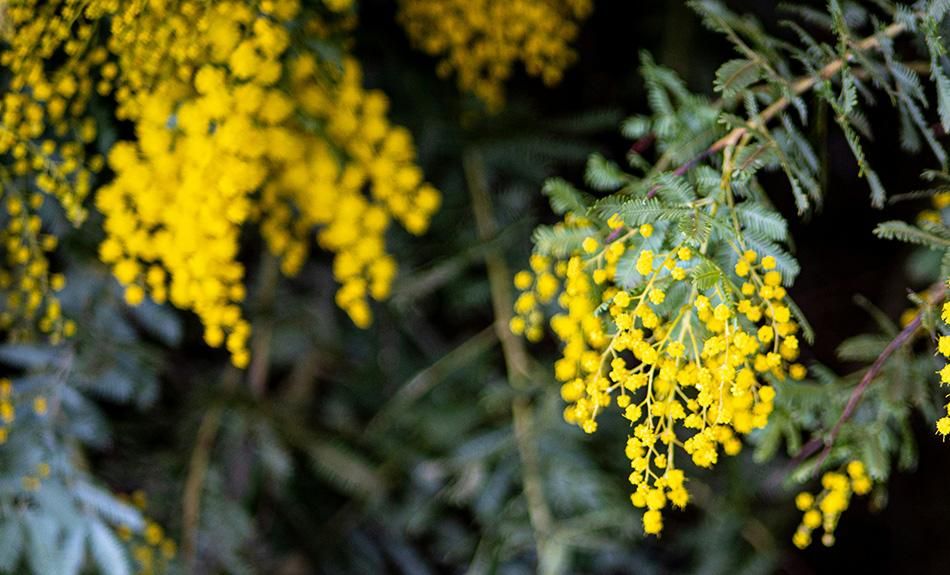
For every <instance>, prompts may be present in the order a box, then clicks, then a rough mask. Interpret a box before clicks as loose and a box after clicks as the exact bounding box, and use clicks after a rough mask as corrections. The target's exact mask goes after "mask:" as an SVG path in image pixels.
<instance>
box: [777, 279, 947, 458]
mask: <svg viewBox="0 0 950 575" xmlns="http://www.w3.org/2000/svg"><path fill="white" fill-rule="evenodd" d="M929 293H930V296H931V299H930V300H929V303H930V304H932V305H933V304H937V303H939V302H940V301H942V300H943V298H944V296H945V294H946V287H945V285H944V284H943V283H940V284H938V285H937V286H934V287H933V288H931V289H930V290H929ZM924 313H925V310H922V311H921V312H919V313H918V314H917V315H916V316H915V317H914V319H913V320H912V321H911V322H910V323H909V324H907V326H906V327H904V329H902V330H901V332H900V333H898V334H897V336H896V337H894V339H892V340H891V341H890V342H889V343H888V344H887V346H886V347H885V348H884V351H882V352H881V354H880V355H879V356H877V358H876V359H875V360H874V363H872V364H871V367H870V368H868V370H867V371H866V372H865V373H864V376H862V377H861V381H860V382H859V383H858V385H857V386H856V387H855V388H854V390H853V391H852V392H851V396H850V397H848V403H847V404H845V406H844V411H842V412H841V416H840V417H838V421H836V422H835V425H834V427H832V428H831V433H829V434H828V435H827V436H825V437H824V438H822V437H821V436H816V437H813V438H811V440H809V441H808V443H806V444H805V445H804V446H803V447H802V449H801V451H799V452H798V454H797V455H796V456H795V458H794V459H793V460H792V464H793V466H797V465H798V464H800V463H802V462H803V461H805V459H807V458H809V457H811V456H812V455H813V454H815V453H816V452H817V451H818V450H819V449H821V450H822V451H821V455H820V456H819V457H818V460H817V461H816V462H815V465H814V469H819V468H821V466H822V465H823V464H824V462H825V460H826V459H827V458H828V455H829V454H830V453H831V448H832V447H834V444H835V440H837V439H838V434H840V433H841V426H842V425H844V423H845V422H846V421H848V420H849V419H851V416H852V415H854V412H855V410H856V409H857V408H858V403H860V402H861V398H862V397H863V396H864V392H865V391H867V388H868V386H870V385H871V382H872V381H874V378H876V377H877V376H878V375H879V374H880V373H881V371H882V370H883V369H884V364H885V363H887V360H888V359H890V357H891V356H892V355H894V352H896V351H897V350H899V349H901V348H902V347H904V346H905V345H906V344H907V343H909V342H910V341H911V340H912V339H913V337H914V334H915V333H916V332H917V330H918V329H920V326H921V325H922V324H923V314H924ZM822 448H823V449H822Z"/></svg>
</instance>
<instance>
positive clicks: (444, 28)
mask: <svg viewBox="0 0 950 575" xmlns="http://www.w3.org/2000/svg"><path fill="white" fill-rule="evenodd" d="M592 8H593V6H592V1H591V0H401V2H400V9H399V20H400V21H401V22H402V24H403V26H404V27H405V29H406V31H407V33H408V35H409V38H410V39H411V40H412V41H413V43H415V44H416V45H417V46H418V47H419V48H420V49H421V50H423V51H424V52H426V53H427V54H430V55H433V56H439V57H440V58H441V60H440V61H439V65H438V73H439V75H441V76H448V75H450V74H452V73H453V72H454V73H455V74H456V75H457V77H458V85H459V88H460V89H461V90H463V91H466V92H471V93H473V94H475V95H476V96H477V97H478V98H480V99H481V100H482V101H483V102H484V103H485V104H486V106H487V107H488V108H489V110H493V111H496V110H498V109H499V108H500V107H501V106H502V105H503V104H504V101H505V90H504V83H505V81H506V80H507V79H508V78H509V77H510V76H511V74H512V72H513V69H514V66H515V65H516V64H517V63H518V62H521V63H522V64H523V65H524V68H525V70H526V71H527V73H528V74H529V75H531V76H537V77H540V78H541V79H542V80H543V81H544V83H545V84H547V85H549V86H550V85H554V84H557V83H558V82H560V80H561V77H562V76H563V74H564V70H565V68H567V67H568V66H569V65H570V64H571V63H572V62H573V61H574V59H575V58H576V54H575V53H574V50H573V49H572V48H571V42H572V41H573V40H574V38H575V37H576V36H577V32H578V23H579V22H581V21H583V20H584V19H585V18H586V17H587V16H588V15H589V14H590V12H591V9H592Z"/></svg>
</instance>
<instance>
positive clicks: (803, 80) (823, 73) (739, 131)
mask: <svg viewBox="0 0 950 575" xmlns="http://www.w3.org/2000/svg"><path fill="white" fill-rule="evenodd" d="M906 30H907V27H906V26H905V25H904V24H903V23H901V22H894V23H893V24H891V25H890V26H888V27H887V28H885V29H884V30H882V31H881V32H880V33H878V34H874V35H872V36H868V37H867V38H864V39H863V40H860V41H859V42H858V43H857V44H855V50H857V51H861V52H863V51H866V50H872V49H875V48H879V47H880V45H881V36H884V37H887V38H895V37H897V36H899V35H900V34H902V33H903V32H905V31H906ZM851 57H852V53H851V52H848V53H846V54H845V55H844V56H842V57H839V58H836V59H834V60H832V61H831V62H829V63H827V64H825V66H824V67H822V68H821V70H819V71H818V73H817V74H809V75H807V76H801V77H799V78H798V79H797V80H795V81H794V82H792V93H793V94H795V95H796V96H800V95H802V94H804V93H805V92H808V91H809V90H811V89H812V88H814V87H815V85H816V84H818V82H819V81H824V80H828V79H830V78H832V77H833V76H834V75H835V74H837V73H838V72H840V71H841V69H842V68H844V66H845V63H846V62H847V61H848V60H850V59H851ZM791 103H792V100H791V98H789V97H788V96H782V97H781V98H779V99H778V100H776V101H774V102H772V103H771V104H770V105H769V106H768V107H767V108H765V109H764V110H762V111H761V112H760V113H759V114H758V115H756V116H755V117H753V118H751V119H749V121H748V122H746V124H745V125H744V126H736V127H735V128H733V129H732V130H731V131H730V132H729V133H728V134H726V135H725V136H723V137H721V138H719V139H718V140H716V141H715V142H713V143H712V145H710V146H709V147H708V148H706V149H705V150H703V151H702V152H700V153H699V154H698V155H696V156H695V157H694V158H693V159H691V160H689V161H687V162H686V163H684V164H682V165H681V166H679V167H678V168H676V170H674V172H673V173H674V174H676V175H677V176H682V175H685V174H686V173H687V172H688V171H689V170H691V169H693V168H694V167H695V166H696V165H697V164H699V163H700V162H702V161H703V160H705V159H706V158H708V157H709V156H711V155H713V154H716V153H718V152H721V151H722V150H724V149H726V148H727V147H730V146H734V145H736V143H737V142H738V141H739V139H740V138H741V137H742V136H744V135H745V134H747V133H748V132H750V131H752V130H755V129H758V128H762V127H764V126H765V125H766V124H768V123H769V121H771V120H772V119H773V118H775V117H776V116H778V115H779V114H780V113H782V112H783V111H784V110H785V108H787V107H788V106H789V105H790V104H791ZM667 162H668V160H667V159H666V158H665V157H664V158H660V160H659V161H658V162H657V166H660V167H661V168H660V171H662V167H665V166H666V164H667ZM659 189H660V186H659V185H656V186H653V187H652V188H651V189H650V191H648V192H647V197H648V198H652V197H653V196H655V195H656V194H657V192H658V191H659Z"/></svg>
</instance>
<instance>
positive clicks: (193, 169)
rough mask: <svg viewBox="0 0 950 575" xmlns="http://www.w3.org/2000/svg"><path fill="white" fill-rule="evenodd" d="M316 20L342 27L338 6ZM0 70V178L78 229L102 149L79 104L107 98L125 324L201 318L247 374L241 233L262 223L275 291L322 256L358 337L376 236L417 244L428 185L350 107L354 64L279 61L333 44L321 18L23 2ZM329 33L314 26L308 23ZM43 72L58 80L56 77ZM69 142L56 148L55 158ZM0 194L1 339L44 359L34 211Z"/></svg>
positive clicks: (355, 92) (397, 136)
mask: <svg viewBox="0 0 950 575" xmlns="http://www.w3.org/2000/svg"><path fill="white" fill-rule="evenodd" d="M324 4H325V8H327V9H328V10H329V12H330V13H345V16H341V18H342V19H341V23H340V24H339V25H340V26H342V27H344V28H345V27H346V26H347V25H348V24H347V22H350V21H351V20H348V19H349V18H351V16H352V14H350V12H351V8H352V6H351V5H352V2H351V0H327V1H326V2H325V3H324ZM4 10H5V12H4V17H5V24H6V33H5V35H4V38H5V40H6V43H7V46H6V48H5V49H4V51H3V53H2V56H0V57H2V63H3V65H4V66H5V67H7V68H8V69H9V70H10V73H11V77H12V79H11V84H10V88H11V89H10V90H9V91H8V93H7V95H6V96H5V97H4V99H3V101H2V102H0V113H2V114H3V116H2V124H0V153H8V154H10V156H11V157H12V158H13V159H14V164H13V170H12V175H23V174H27V173H29V174H31V175H32V177H33V178H34V180H35V183H36V187H37V188H38V189H39V190H40V191H41V192H43V193H45V194H50V195H52V196H54V197H56V198H57V199H58V200H59V203H60V204H61V205H62V206H63V208H64V209H65V211H66V213H67V215H68V216H69V217H70V219H71V220H72V221H73V223H75V224H78V223H80V222H81V221H82V219H83V217H84V216H85V212H84V207H83V199H84V197H85V196H86V195H87V194H88V193H89V191H90V187H91V180H90V174H91V172H92V169H93V168H96V169H97V168H98V167H100V166H101V164H102V163H103V161H102V159H101V158H97V157H93V158H86V157H85V156H84V153H83V150H84V147H83V144H85V143H88V142H90V141H92V140H93V139H94V138H95V137H96V129H95V125H94V123H92V122H91V120H90V119H89V118H87V117H86V116H85V115H86V109H87V104H88V102H89V99H90V98H91V97H92V95H93V94H94V93H95V94H98V95H100V96H102V97H113V98H114V99H115V101H116V115H117V117H118V118H119V119H121V120H127V121H129V122H131V123H132V124H133V126H134V135H135V138H134V140H132V141H125V142H120V143H118V144H116V145H115V146H114V147H113V148H112V150H111V151H110V153H109V155H108V163H109V166H110V168H111V169H112V171H113V172H114V179H113V180H112V181H111V182H109V183H108V184H107V185H105V186H103V187H102V188H100V189H99V190H98V192H97V193H96V201H95V205H96V207H97V208H98V209H99V210H100V211H101V212H102V214H103V215H104V229H105V232H106V237H105V240H104V241H103V242H102V244H101V245H100V249H99V255H100V258H101V259H102V261H103V262H105V263H107V264H109V265H110V266H111V267H112V270H113V273H114V275H115V277H116V279H117V280H118V281H119V283H120V284H121V285H122V286H123V288H124V297H125V300H126V302H127V303H128V304H129V305H133V306H134V305H138V304H139V303H141V302H142V301H143V300H144V299H145V298H146V297H150V298H151V299H152V300H154V301H155V302H158V303H163V302H165V301H169V302H171V303H172V304H173V305H175V306H177V307H179V308H182V309H186V310H192V311H194V312H195V313H196V314H197V315H198V316H199V317H200V319H201V321H202V323H203V325H204V329H205V334H204V335H205V340H206V341H207V343H208V344H209V345H211V346H214V347H218V346H226V347H227V349H228V350H229V351H230V353H231V358H232V362H233V363H234V364H235V365H237V366H242V367H243V366H245V365H247V363H248V361H249V352H248V346H247V343H248V339H249V336H250V331H251V330H250V325H249V324H248V322H247V321H246V320H245V319H244V317H243V313H242V301H243V300H244V298H245V294H246V287H245V283H244V279H245V278H244V275H245V270H244V267H243V266H242V264H241V263H240V261H239V259H238V255H239V250H240V245H239V241H240V237H241V233H242V230H243V228H244V226H245V224H247V223H249V222H252V221H259V222H260V224H261V228H262V233H263V235H264V237H265V239H266V241H267V244H268V246H269V248H270V250H271V251H272V252H273V253H275V254H276V255H278V256H279V257H280V258H281V260H282V269H283V271H284V272H285V273H287V274H293V273H295V272H297V271H298V270H299V269H300V268H301V266H302V264H303V262H304V260H305V258H306V256H307V253H308V250H309V244H310V241H311V240H310V236H311V234H314V235H315V236H316V239H317V242H318V243H319V245H320V246H321V247H322V248H324V249H326V250H329V251H331V252H332V253H334V255H335V260H334V274H335V276H336V277H337V279H338V280H339V281H340V283H341V287H340V290H339V292H338V293H337V302H338V303H339V305H340V307H342V308H343V309H344V310H345V311H346V312H347V313H348V314H349V316H350V317H351V318H352V320H353V321H354V323H356V324H357V325H359V326H361V327H365V326H366V325H368V324H369V322H370V321H371V311H370V306H369V303H368V302H369V300H370V299H377V300H378V299H383V298H385V297H386V296H387V295H388V294H389V291H390V286H391V283H392V281H393V278H394V277H395V275H396V263H395V261H394V260H393V258H392V257H391V256H389V255H388V254H387V252H386V249H385V234H386V231H387V230H388V229H389V227H390V225H391V223H392V222H396V223H398V224H400V225H401V226H403V227H404V228H405V229H407V230H408V231H409V232H411V233H413V234H420V233H422V232H424V231H425V230H426V228H427V227H428V225H429V220H430V218H431V216H432V214H433V212H435V211H436V209H437V208H438V207H439V203H440V196H439V193H438V192H437V191H436V190H435V189H434V188H433V187H432V186H430V185H428V184H426V183H424V181H423V177H422V173H421V170H420V169H419V168H418V166H416V164H415V151H414V147H413V144H412V138H411V137H410V135H409V133H408V132H407V131H406V130H405V129H403V128H400V127H396V126H392V125H391V124H389V122H388V120H387V117H386V113H387V101H386V98H385V96H384V95H383V94H382V93H380V92H378V91H372V90H365V89H363V87H362V78H361V73H360V68H359V65H358V63H357V62H356V61H355V60H353V59H352V58H349V57H347V58H345V59H344V61H343V63H342V70H340V69H339V66H337V65H335V64H331V63H328V62H323V61H321V60H319V59H317V58H316V57H314V56H312V55H309V54H308V53H307V51H306V50H303V51H300V50H295V51H294V53H293V55H290V53H289V47H290V44H291V40H292V38H291V30H292V29H295V28H297V27H300V26H301V25H302V26H303V27H304V28H305V29H307V30H314V31H316V32H327V31H328V30H331V29H332V28H333V26H335V25H336V24H333V23H330V22H328V21H327V22H325V21H323V20H321V18H327V11H325V10H322V9H319V8H318V9H316V10H314V9H313V7H311V8H310V9H309V10H310V11H309V12H308V11H306V10H304V9H302V7H301V5H300V2H299V0H268V1H266V2H251V1H249V0H236V1H226V2H213V3H211V2H200V1H194V0H186V1H182V2H166V1H162V0H151V1H148V2H119V1H118V0H91V1H80V0H62V1H59V2H49V3H40V2H35V1H25V2H23V3H16V4H15V5H14V6H4ZM320 14H322V16H320ZM54 63H55V64H54ZM63 142H65V143H63ZM10 177H11V176H10V175H8V174H6V173H4V174H0V180H2V181H3V182H4V185H3V191H4V197H3V198H2V199H3V201H4V207H5V209H6V213H7V219H8V222H5V223H6V225H5V226H4V231H3V232H2V237H0V241H2V245H3V248H4V252H5V255H6V263H7V264H8V265H7V268H8V269H7V270H6V271H4V272H3V273H2V274H0V290H3V291H4V294H5V298H4V304H5V307H4V310H3V312H2V313H0V329H5V330H7V331H13V330H14V328H17V327H18V326H20V325H21V324H25V327H24V331H25V332H28V331H29V327H30V326H31V325H32V322H36V323H38V325H39V327H40V328H41V330H42V331H44V332H48V333H51V334H53V337H54V338H55V339H59V338H61V337H63V336H68V335H69V333H71V331H72V330H74V329H75V327H74V326H72V324H69V323H68V322H66V321H64V320H61V318H60V308H59V303H58V302H57V301H56V300H55V297H54V296H53V294H54V293H55V291H57V290H58V289H61V288H62V284H63V279H62V276H58V275H55V274H51V273H50V272H49V265H48V262H47V259H46V256H45V253H46V252H48V251H50V250H52V249H53V248H54V247H55V244H56V242H55V238H49V237H47V236H45V235H43V234H42V229H41V228H42V222H41V221H40V220H39V218H38V216H36V210H37V209H38V208H39V207H40V204H41V203H42V200H43V196H42V195H41V194H33V195H31V196H29V197H25V195H24V194H22V193H20V192H18V191H17V190H15V189H12V188H11V187H10V186H8V185H6V183H7V182H9V181H10Z"/></svg>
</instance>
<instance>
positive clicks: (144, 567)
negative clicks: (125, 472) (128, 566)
mask: <svg viewBox="0 0 950 575" xmlns="http://www.w3.org/2000/svg"><path fill="white" fill-rule="evenodd" d="M119 497H120V499H129V498H128V497H126V496H124V495H120V496H119ZM130 499H131V503H132V504H133V505H135V506H136V507H138V508H139V509H140V510H141V511H145V509H146V507H148V502H147V498H146V496H145V493H144V492H143V491H135V492H134V493H132V496H131V498H130ZM116 534H117V535H118V536H119V539H121V540H122V541H125V542H126V543H128V544H130V545H131V547H132V558H133V559H135V563H136V566H137V568H138V570H137V573H139V574H140V575H154V574H155V573H164V572H165V571H166V568H167V567H168V566H169V562H170V561H171V560H172V559H174V558H175V555H176V554H177V552H178V546H177V545H176V544H175V541H174V540H173V539H171V538H169V537H168V536H166V535H165V530H164V529H162V526H161V525H159V524H158V523H156V522H154V521H151V520H146V521H145V528H144V529H143V530H142V532H141V533H135V532H133V531H132V529H131V528H129V526H127V525H119V526H118V527H117V528H116Z"/></svg>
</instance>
